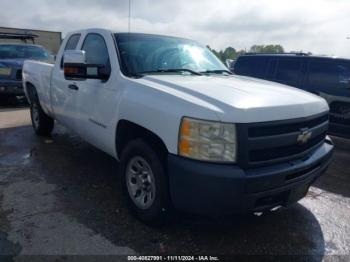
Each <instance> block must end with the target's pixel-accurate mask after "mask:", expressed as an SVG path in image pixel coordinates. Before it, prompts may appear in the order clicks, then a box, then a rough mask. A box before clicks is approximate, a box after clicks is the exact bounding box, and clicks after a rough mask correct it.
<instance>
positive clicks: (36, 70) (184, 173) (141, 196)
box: [23, 29, 333, 223]
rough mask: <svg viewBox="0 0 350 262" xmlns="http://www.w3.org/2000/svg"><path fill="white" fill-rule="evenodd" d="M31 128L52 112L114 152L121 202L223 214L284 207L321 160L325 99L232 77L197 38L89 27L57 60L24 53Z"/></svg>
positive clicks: (45, 122) (320, 169)
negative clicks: (52, 62)
mask: <svg viewBox="0 0 350 262" xmlns="http://www.w3.org/2000/svg"><path fill="white" fill-rule="evenodd" d="M23 83H24V87H25V92H26V95H27V98H28V100H29V102H30V105H31V106H30V108H31V118H32V125H33V128H34V131H35V132H36V134H38V135H48V134H50V133H51V131H52V129H53V127H54V119H55V120H57V121H59V122H60V123H62V124H64V125H65V126H67V127H68V128H70V129H72V130H74V131H75V132H76V133H77V134H79V135H80V136H81V137H82V138H84V139H85V140H87V141H88V142H90V143H91V144H93V145H95V146H96V147H97V148H99V149H101V150H103V151H105V152H107V153H108V154H110V155H111V156H113V157H114V158H116V159H118V160H119V161H120V165H119V168H120V170H119V175H120V177H121V182H122V187H123V189H124V193H125V196H126V199H127V201H128V203H129V206H130V208H131V210H132V211H133V212H134V214H136V216H137V217H138V218H139V219H141V220H142V221H145V222H148V223H155V221H157V222H158V221H162V220H163V219H164V217H166V214H167V213H168V211H169V209H170V207H175V208H177V209H180V210H183V211H187V212H194V213H205V214H215V213H232V212H237V213H239V212H255V211H257V212H258V211H263V210H268V209H271V208H273V207H276V206H281V205H282V206H288V205H290V204H293V203H295V202H297V201H298V200H299V199H301V198H302V197H304V196H305V194H306V193H307V191H308V189H309V187H310V185H311V184H312V183H313V182H314V181H315V180H316V179H317V178H318V177H319V176H321V175H322V174H323V173H324V171H325V170H326V169H327V167H328V165H329V162H330V159H331V155H332V151H333V144H332V141H331V140H330V139H329V137H327V135H326V133H327V129H328V111H329V108H328V105H327V103H326V101H324V99H321V98H319V97H318V96H315V95H313V94H309V93H307V92H304V91H302V90H298V89H295V88H291V87H288V86H284V85H280V84H277V83H273V82H266V81H262V80H255V79H254V80H251V79H246V78H245V77H241V76H234V75H232V74H231V73H230V72H228V70H227V68H226V66H225V65H224V64H223V63H222V62H221V61H220V60H219V59H218V58H217V57H216V56H215V55H214V54H213V53H212V52H211V51H210V50H209V49H208V48H206V47H205V46H204V45H202V44H199V43H198V42H196V41H193V40H189V39H183V38H177V37H169V36H159V35H148V34H137V33H113V32H111V31H108V30H103V29H89V30H82V31H76V32H73V33H70V34H68V36H67V38H66V39H65V40H64V42H63V43H62V46H61V48H60V51H59V52H58V55H57V59H56V63H55V65H50V64H46V63H41V62H36V61H26V62H25V63H24V67H23Z"/></svg>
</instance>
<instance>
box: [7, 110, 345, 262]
mask: <svg viewBox="0 0 350 262" xmlns="http://www.w3.org/2000/svg"><path fill="white" fill-rule="evenodd" d="M334 141H335V143H336V152H335V156H334V160H333V162H332V165H331V167H330V168H329V170H328V172H327V173H326V174H325V175H324V176H323V177H322V179H321V180H319V181H318V182H317V184H316V185H314V187H312V188H311V190H310V192H309V194H308V196H307V197H306V198H305V199H303V200H302V201H301V202H300V203H298V204H296V205H295V206H293V207H291V208H289V209H280V210H278V211H276V212H273V213H267V214H263V215H262V216H259V217H258V216H254V215H247V216H232V217H221V218H215V219H213V218H204V217H195V216H190V215H183V214H182V215H179V216H178V217H176V218H174V221H173V222H172V223H171V224H170V225H169V226H167V227H164V228H160V229H154V228H150V227H147V226H145V225H143V224H141V223H139V222H138V221H137V220H135V219H134V218H133V217H132V216H130V214H129V213H128V210H127V209H126V207H125V204H124V201H123V200H122V197H121V193H120V188H119V185H118V174H117V163H116V161H115V160H114V159H112V158H110V157H109V156H107V155H106V154H104V153H103V152H101V151H99V150H97V149H95V148H93V147H92V146H90V145H89V144H87V143H85V142H83V141H82V140H81V139H80V138H79V137H77V136H75V135H73V134H72V133H70V132H68V131H67V130H66V129H64V128H63V127H61V126H56V128H55V130H54V133H53V135H52V137H51V138H46V139H45V138H38V137H36V136H35V135H34V133H33V131H32V128H31V126H30V120H29V111H28V110H27V109H26V108H21V107H12V106H11V108H9V106H7V107H1V108H0V254H1V255H8V256H9V257H7V258H6V259H9V261H12V259H14V260H15V261H16V260H18V259H19V260H21V257H22V258H23V256H24V255H60V256H62V255H66V256H63V257H59V258H57V261H61V260H62V261H66V259H67V256H68V255H125V254H147V255H158V254H177V255H179V254H183V255H186V254H187V255H188V254H208V255H232V254H235V255H237V254H239V255H246V254H250V255H252V254H258V255H305V256H307V259H309V261H321V260H322V259H325V260H329V259H332V260H333V259H337V260H344V261H348V259H350V223H349V222H350V141H346V140H342V139H339V138H334ZM334 255H337V256H334ZM346 255H347V256H346ZM3 258H5V257H3ZM26 258H28V257H26ZM32 258H33V257H32ZM285 258H286V257H285ZM294 258H295V257H294ZM294 258H293V259H294ZM297 258H301V257H297ZM304 258H305V257H304ZM0 260H1V257H0ZM294 260H295V259H294ZM25 261H27V260H25Z"/></svg>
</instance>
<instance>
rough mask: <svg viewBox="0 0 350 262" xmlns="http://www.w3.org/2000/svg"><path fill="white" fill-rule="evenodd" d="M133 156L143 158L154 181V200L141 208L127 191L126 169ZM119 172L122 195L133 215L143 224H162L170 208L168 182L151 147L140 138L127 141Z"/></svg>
mask: <svg viewBox="0 0 350 262" xmlns="http://www.w3.org/2000/svg"><path fill="white" fill-rule="evenodd" d="M135 158H141V159H143V160H145V161H146V162H147V164H148V167H150V168H151V172H152V173H153V177H154V183H152V184H154V185H155V194H154V200H153V203H152V204H151V205H150V206H149V207H147V208H145V209H142V208H140V207H139V206H137V204H135V202H134V200H133V199H132V194H131V193H129V192H130V191H129V189H128V184H127V183H128V181H127V180H128V178H129V177H128V175H127V170H128V168H129V165H130V164H131V163H132V161H133V160H134V159H135ZM119 174H120V176H121V183H122V188H123V193H124V196H125V198H126V201H127V203H128V206H129V208H130V210H131V212H132V213H133V215H135V216H136V217H137V218H138V219H139V220H141V221H142V222H144V223H145V224H148V225H151V226H161V225H163V224H164V223H165V222H166V221H167V214H168V212H169V208H170V204H169V202H170V201H169V194H168V182H167V178H166V173H165V167H164V165H163V163H162V161H161V159H160V157H159V156H158V155H157V154H156V152H155V151H154V150H153V148H152V147H151V146H150V145H148V144H147V143H146V142H144V141H143V140H142V139H136V140H133V141H131V142H129V143H128V144H127V145H126V147H125V148H124V150H123V152H122V155H121V159H120V164H119ZM134 198H135V197H134Z"/></svg>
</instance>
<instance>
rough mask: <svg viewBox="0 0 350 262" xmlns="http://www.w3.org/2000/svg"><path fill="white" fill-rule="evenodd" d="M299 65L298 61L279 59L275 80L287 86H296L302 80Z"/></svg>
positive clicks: (299, 61)
mask: <svg viewBox="0 0 350 262" xmlns="http://www.w3.org/2000/svg"><path fill="white" fill-rule="evenodd" d="M301 63H302V61H301V60H300V59H284V58H283V59H280V60H279V63H278V68H277V72H276V80H277V81H278V82H281V83H284V84H287V85H291V86H297V85H298V83H300V81H301V78H302V75H301Z"/></svg>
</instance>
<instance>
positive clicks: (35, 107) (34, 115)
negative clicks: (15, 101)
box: [32, 103, 39, 128]
mask: <svg viewBox="0 0 350 262" xmlns="http://www.w3.org/2000/svg"><path fill="white" fill-rule="evenodd" d="M32 119H33V124H34V127H35V128H37V127H38V126H39V107H38V105H37V104H36V103H33V107H32Z"/></svg>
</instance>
